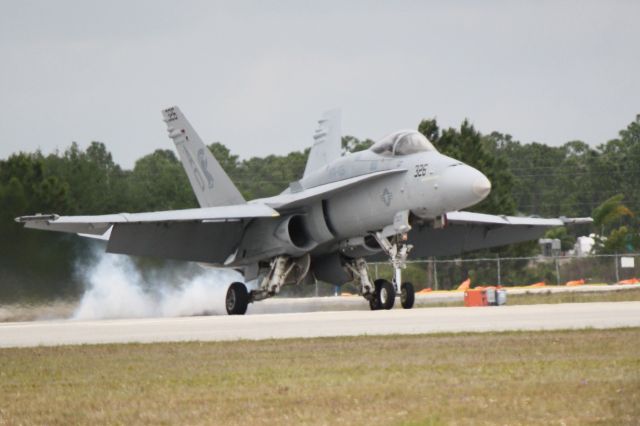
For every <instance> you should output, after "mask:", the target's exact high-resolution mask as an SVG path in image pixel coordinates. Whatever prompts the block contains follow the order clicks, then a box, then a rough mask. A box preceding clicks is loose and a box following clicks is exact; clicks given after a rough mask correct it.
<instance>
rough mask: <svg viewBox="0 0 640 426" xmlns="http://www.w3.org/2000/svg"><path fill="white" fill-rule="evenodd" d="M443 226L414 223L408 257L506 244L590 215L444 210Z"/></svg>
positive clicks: (446, 253) (540, 235)
mask: <svg viewBox="0 0 640 426" xmlns="http://www.w3.org/2000/svg"><path fill="white" fill-rule="evenodd" d="M446 216H447V220H446V226H445V227H443V228H438V229H434V228H432V227H429V226H419V225H417V226H414V228H413V229H412V230H411V231H410V232H409V243H410V244H413V250H412V251H411V256H412V257H416V258H424V257H429V256H452V255H457V254H461V253H464V252H468V251H473V250H480V249H486V248H492V247H499V246H504V245H507V244H514V243H520V242H524V241H531V240H536V239H538V238H540V237H542V236H543V235H544V233H545V232H546V231H547V230H548V229H550V228H556V227H559V226H565V225H570V224H581V223H591V222H592V221H593V220H592V219H591V218H566V217H561V218H555V219H544V218H537V217H517V216H496V215H490V214H483V213H472V212H464V211H461V212H450V213H447V215H446Z"/></svg>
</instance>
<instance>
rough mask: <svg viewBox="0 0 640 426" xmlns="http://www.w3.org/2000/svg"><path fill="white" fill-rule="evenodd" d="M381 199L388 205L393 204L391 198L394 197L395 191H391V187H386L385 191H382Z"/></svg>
mask: <svg viewBox="0 0 640 426" xmlns="http://www.w3.org/2000/svg"><path fill="white" fill-rule="evenodd" d="M380 199H381V200H382V202H383V203H384V204H385V205H386V206H387V207H389V206H390V205H391V200H392V199H393V193H392V192H391V191H389V188H387V187H385V188H384V191H382V195H380Z"/></svg>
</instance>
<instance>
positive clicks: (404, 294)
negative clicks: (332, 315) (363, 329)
mask: <svg viewBox="0 0 640 426" xmlns="http://www.w3.org/2000/svg"><path fill="white" fill-rule="evenodd" d="M372 236H373V237H374V238H375V239H376V241H377V242H378V244H379V245H380V247H381V248H382V250H383V251H384V252H385V253H386V254H387V255H388V256H389V261H390V263H391V265H392V266H393V280H392V282H389V281H387V280H385V279H377V280H375V282H374V283H373V285H371V280H370V279H369V273H368V270H367V264H366V262H365V260H364V259H362V258H358V259H351V260H349V261H347V263H346V265H345V266H346V267H347V269H348V270H349V271H350V272H351V274H352V276H353V279H354V280H355V281H356V282H357V283H358V284H359V291H360V294H361V295H362V296H363V297H364V298H365V299H367V300H368V301H369V307H370V308H371V310H372V311H377V310H380V309H392V308H393V305H394V303H395V298H396V296H400V304H401V305H402V307H403V308H404V309H411V308H413V305H414V302H415V290H414V287H413V284H411V283H410V282H405V283H402V269H404V268H406V266H407V255H408V254H409V251H410V250H411V249H412V248H413V246H412V245H411V244H406V234H400V235H395V236H393V237H392V238H391V241H389V239H387V238H386V237H383V236H382V234H380V233H378V232H376V233H374V234H372ZM401 283H402V284H401Z"/></svg>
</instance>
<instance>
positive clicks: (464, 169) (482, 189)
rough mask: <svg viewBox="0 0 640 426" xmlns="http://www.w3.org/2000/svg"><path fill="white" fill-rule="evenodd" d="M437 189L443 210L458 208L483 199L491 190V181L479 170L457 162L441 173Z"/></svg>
mask: <svg viewBox="0 0 640 426" xmlns="http://www.w3.org/2000/svg"><path fill="white" fill-rule="evenodd" d="M438 191H440V194H441V197H442V200H443V202H444V205H443V208H444V209H445V210H447V211H453V210H459V209H464V208H467V207H470V206H473V205H474V204H477V203H479V202H480V201H482V200H484V199H485V198H486V197H487V195H489V192H490V191H491V182H489V179H487V177H486V176H485V175H484V174H482V172H480V171H479V170H477V169H475V168H473V167H471V166H469V165H467V164H457V165H454V166H452V167H448V168H447V169H446V170H445V171H444V172H443V173H442V175H441V176H440V181H439V189H438Z"/></svg>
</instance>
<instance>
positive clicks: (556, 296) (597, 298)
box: [416, 287, 640, 308]
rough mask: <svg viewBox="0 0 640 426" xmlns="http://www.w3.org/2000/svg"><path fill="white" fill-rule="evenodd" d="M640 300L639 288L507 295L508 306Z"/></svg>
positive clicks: (428, 304)
mask: <svg viewBox="0 0 640 426" xmlns="http://www.w3.org/2000/svg"><path fill="white" fill-rule="evenodd" d="M638 300H640V288H638V287H633V288H629V289H622V290H614V291H585V292H568V293H552V292H551V291H542V292H535V293H534V292H531V293H525V294H509V295H508V296H507V304H508V305H539V304H554V303H589V302H631V301H638ZM453 306H464V302H463V301H462V300H459V301H452V302H431V301H424V300H422V301H416V307H420V308H428V307H432V308H433V307H440V308H442V307H453Z"/></svg>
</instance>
